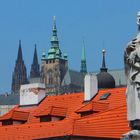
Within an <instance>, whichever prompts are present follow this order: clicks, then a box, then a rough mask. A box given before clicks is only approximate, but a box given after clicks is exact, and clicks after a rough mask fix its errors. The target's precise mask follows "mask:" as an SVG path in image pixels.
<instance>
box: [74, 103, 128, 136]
mask: <svg viewBox="0 0 140 140" xmlns="http://www.w3.org/2000/svg"><path fill="white" fill-rule="evenodd" d="M129 130H130V128H129V127H128V121H127V118H126V106H125V105H124V106H121V107H118V108H115V109H111V110H109V111H106V112H102V113H99V114H98V113H97V114H96V115H91V116H89V117H85V118H83V119H79V120H76V121H75V124H74V132H73V135H75V136H89V137H104V138H121V136H122V134H124V133H126V132H128V131H129Z"/></svg>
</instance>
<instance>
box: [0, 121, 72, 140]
mask: <svg viewBox="0 0 140 140" xmlns="http://www.w3.org/2000/svg"><path fill="white" fill-rule="evenodd" d="M56 130H57V131H56ZM72 130H73V121H72V120H70V119H69V120H68V119H67V120H62V121H57V122H47V123H34V124H22V125H13V126H3V127H0V139H1V140H7V139H10V140H32V139H41V138H49V137H57V136H66V135H71V134H72Z"/></svg>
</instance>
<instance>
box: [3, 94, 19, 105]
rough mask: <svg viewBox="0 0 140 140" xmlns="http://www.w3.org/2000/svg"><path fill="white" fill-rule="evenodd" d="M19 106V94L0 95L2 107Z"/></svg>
mask: <svg viewBox="0 0 140 140" xmlns="http://www.w3.org/2000/svg"><path fill="white" fill-rule="evenodd" d="M17 104H19V94H2V95H0V105H17Z"/></svg>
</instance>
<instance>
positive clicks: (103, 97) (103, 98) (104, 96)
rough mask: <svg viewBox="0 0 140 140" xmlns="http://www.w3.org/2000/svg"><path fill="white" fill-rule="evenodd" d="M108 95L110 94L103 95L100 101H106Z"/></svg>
mask: <svg viewBox="0 0 140 140" xmlns="http://www.w3.org/2000/svg"><path fill="white" fill-rule="evenodd" d="M110 95H111V93H105V94H103V95H102V96H101V97H100V100H106V99H107V98H108V97H109V96H110Z"/></svg>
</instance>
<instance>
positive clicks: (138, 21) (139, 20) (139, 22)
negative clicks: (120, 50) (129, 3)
mask: <svg viewBox="0 0 140 140" xmlns="http://www.w3.org/2000/svg"><path fill="white" fill-rule="evenodd" d="M137 25H138V26H140V11H139V12H138V14H137Z"/></svg>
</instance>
